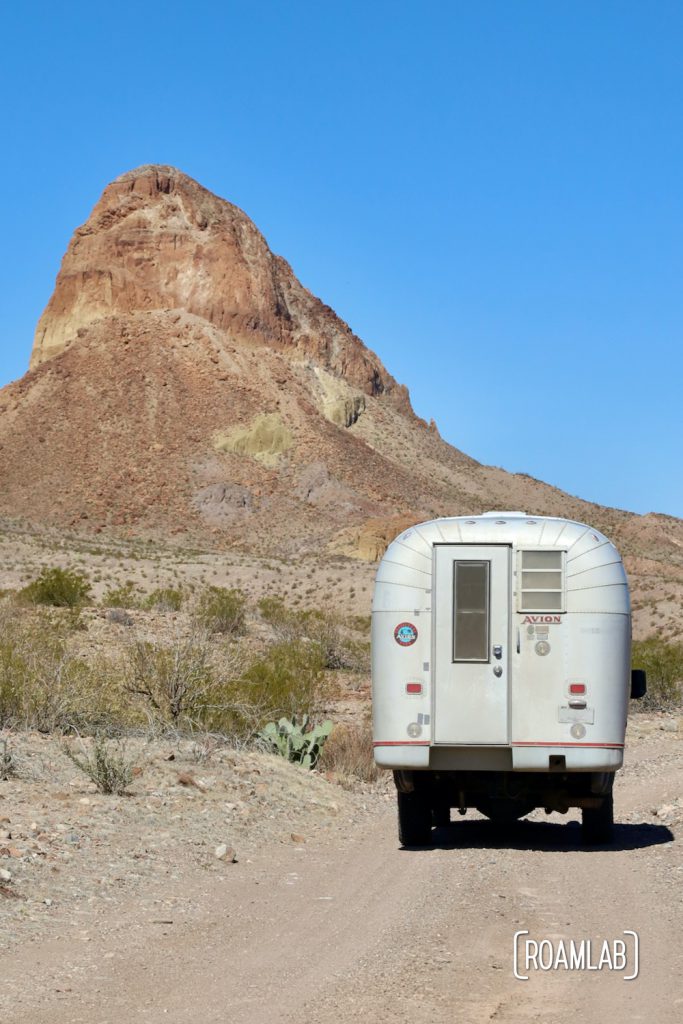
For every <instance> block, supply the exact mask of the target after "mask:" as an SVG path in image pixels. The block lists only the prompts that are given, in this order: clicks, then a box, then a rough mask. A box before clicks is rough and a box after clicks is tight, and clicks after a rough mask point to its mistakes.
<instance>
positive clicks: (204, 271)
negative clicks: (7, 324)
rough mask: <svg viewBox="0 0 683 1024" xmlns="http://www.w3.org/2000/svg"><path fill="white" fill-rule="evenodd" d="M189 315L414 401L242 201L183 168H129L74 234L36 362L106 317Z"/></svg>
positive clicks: (406, 405)
mask: <svg viewBox="0 0 683 1024" xmlns="http://www.w3.org/2000/svg"><path fill="white" fill-rule="evenodd" d="M173 310H182V311H184V312H187V313H190V314H193V315H194V316H197V317H200V318H201V319H203V320H206V321H208V322H209V323H210V324H211V325H212V326H213V327H215V328H217V329H218V330H219V331H221V332H222V333H224V334H225V335H226V337H227V338H229V339H231V340H232V341H233V342H237V343H239V344H243V345H246V346H255V347H259V346H268V347H269V348H270V349H273V350H277V351H280V352H283V353H285V354H287V355H289V356H291V357H292V358H296V359H297V360H301V359H310V360H312V361H313V362H314V363H315V364H316V365H319V366H321V367H323V368H324V369H325V370H328V371H329V372H330V373H332V374H333V375H335V376H338V377H341V378H343V379H344V380H345V381H346V382H347V383H348V384H350V385H352V386H353V387H355V388H358V389H359V390H360V391H362V392H363V393H364V394H367V395H385V396H386V397H387V398H388V399H389V400H390V401H392V402H393V403H394V404H396V405H397V406H398V407H400V408H401V409H402V410H403V411H405V412H406V413H409V412H410V402H409V399H408V393H407V391H406V389H405V388H402V387H400V386H399V385H398V384H397V383H396V381H395V380H394V379H393V378H392V377H391V375H390V374H389V373H387V371H386V370H385V369H384V367H383V366H382V364H381V362H380V361H379V359H378V358H377V357H376V356H375V355H374V354H373V353H372V352H370V351H369V349H367V348H366V346H365V345H364V344H363V343H362V341H361V340H360V339H359V338H358V337H356V335H354V334H353V332H352V331H351V330H350V328H349V327H348V326H347V324H345V323H344V322H343V321H342V320H341V319H340V318H339V317H338V316H337V315H336V314H335V313H334V311H333V310H331V309H330V308H329V306H325V305H324V304H323V303H322V302H320V300H319V299H316V298H315V296H313V295H312V294H311V293H310V292H309V291H307V290H306V288H304V287H303V286H302V285H301V284H300V283H299V281H298V280H297V279H296V277H295V276H294V274H293V273H292V270H291V268H290V267H289V265H288V264H287V263H286V262H285V260H283V259H281V258H280V257H278V256H275V255H274V254H273V253H272V252H271V251H270V249H269V248H268V245H267V243H266V240H265V239H264V237H263V235H262V234H261V233H260V231H259V230H258V229H257V228H256V226H255V225H254V224H253V223H252V221H251V220H250V219H249V218H248V217H247V216H246V214H244V213H243V212H242V211H241V210H240V209H238V208H237V207H236V206H233V205H232V203H229V202H226V201H225V200H224V199H220V198H219V197H218V196H215V195H213V193H211V192H209V191H207V189H205V188H203V187H202V186H201V185H199V184H198V183H197V182H196V181H193V179H192V178H189V177H188V176H187V175H186V174H183V173H182V172H181V171H178V170H176V169H175V168H173V167H161V166H146V167H140V168H138V169H137V170H134V171H129V172H128V173H127V174H122V175H121V177H120V178H117V179H116V181H114V182H113V183H112V184H111V185H109V186H108V187H107V188H106V189H105V190H104V193H103V195H102V198H101V199H100V201H99V203H98V204H97V206H96V207H95V209H94V210H93V212H92V214H91V216H90V217H89V219H88V220H87V222H86V223H85V224H84V225H83V226H82V227H80V228H78V229H77V230H76V232H75V233H74V236H73V238H72V240H71V243H70V245H69V248H68V250H67V252H66V255H65V256H64V259H63V261H62V266H61V270H60V272H59V276H58V278H57V284H56V287H55V291H54V294H53V296H52V298H51V299H50V301H49V303H48V305H47V308H46V310H45V312H44V313H43V315H42V317H41V318H40V321H39V323H38V326H37V329H36V334H35V341H34V347H33V354H32V357H31V368H35V367H37V366H39V365H40V364H41V363H43V362H44V361H45V360H47V359H51V358H52V357H54V356H55V355H57V354H58V353H59V352H62V351H64V350H65V349H67V348H69V347H70V346H72V345H76V344H78V341H79V338H82V337H83V336H84V333H85V332H86V331H87V328H88V327H89V326H90V325H92V324H93V323H94V322H96V321H99V320H102V319H104V318H107V317H112V316H121V315H124V316H125V315H129V314H131V313H138V312H144V313H148V312H151V311H166V312H170V311H173Z"/></svg>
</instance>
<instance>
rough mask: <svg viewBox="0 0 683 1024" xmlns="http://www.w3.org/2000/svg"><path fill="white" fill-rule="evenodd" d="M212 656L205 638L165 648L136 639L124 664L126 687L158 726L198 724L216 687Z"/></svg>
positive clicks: (189, 638) (195, 636)
mask: <svg viewBox="0 0 683 1024" xmlns="http://www.w3.org/2000/svg"><path fill="white" fill-rule="evenodd" d="M210 653H211V652H210V647H209V643H208V638H207V637H206V636H205V635H193V636H190V637H188V638H186V639H179V640H177V641H176V642H174V643H172V644H170V645H166V646H164V645H161V644H156V643H149V642H148V641H145V640H137V641H136V642H135V643H134V644H133V646H132V647H131V648H130V650H129V651H128V653H127V656H126V659H125V662H124V669H123V672H124V687H125V689H126V691H127V692H128V693H129V694H130V695H131V696H133V697H136V698H138V700H139V702H140V703H141V705H142V706H143V708H144V709H145V711H146V713H147V714H148V716H149V718H150V720H151V721H152V722H153V723H154V724H156V725H157V726H159V725H160V726H164V725H166V726H168V725H172V726H174V727H178V726H181V725H183V724H189V723H191V722H195V721H197V720H198V719H199V718H201V716H202V711H203V709H204V708H205V707H206V705H207V703H209V702H211V700H212V697H213V693H214V691H215V688H216V679H215V676H214V672H213V669H212V667H211V664H210Z"/></svg>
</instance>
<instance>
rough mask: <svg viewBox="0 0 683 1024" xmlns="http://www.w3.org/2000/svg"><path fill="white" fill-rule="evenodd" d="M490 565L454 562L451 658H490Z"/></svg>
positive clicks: (465, 659)
mask: <svg viewBox="0 0 683 1024" xmlns="http://www.w3.org/2000/svg"><path fill="white" fill-rule="evenodd" d="M490 566H491V563H490V562H465V561H456V562H454V563H453V661H488V660H489V573H490Z"/></svg>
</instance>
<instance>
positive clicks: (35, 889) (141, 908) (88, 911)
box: [0, 716, 683, 1024]
mask: <svg viewBox="0 0 683 1024" xmlns="http://www.w3.org/2000/svg"><path fill="white" fill-rule="evenodd" d="M680 724H681V723H680V722H676V720H672V719H670V718H664V717H653V718H644V717H641V716H637V717H635V718H634V719H633V721H632V723H631V725H630V726H629V737H628V750H627V765H626V767H625V769H624V770H623V772H622V773H620V775H619V777H618V782H617V787H616V789H615V799H616V814H617V820H618V822H619V825H618V827H617V829H616V840H615V843H614V845H613V846H612V847H611V848H609V849H607V848H605V849H602V848H600V849H594V850H585V849H582V848H581V846H580V843H579V827H578V824H577V821H578V815H577V814H574V815H572V812H570V814H569V815H568V816H566V817H561V816H559V815H552V816H551V817H550V818H547V817H546V816H545V815H544V814H542V813H539V812H536V813H535V814H534V815H533V816H532V819H531V820H527V821H525V822H521V823H520V824H519V825H518V826H517V827H515V828H514V829H512V830H509V831H507V832H504V833H503V832H499V831H496V830H494V829H493V828H492V826H491V825H490V824H489V823H488V822H486V821H483V820H482V819H480V818H478V816H477V815H475V814H468V816H467V818H465V819H463V820H458V821H454V822H453V823H452V824H451V826H450V827H449V828H444V829H441V830H439V831H438V832H437V833H436V840H437V841H436V844H435V846H434V848H433V849H429V850H416V851H405V850H402V849H400V847H399V845H398V842H397V839H396V827H395V813H394V806H393V797H392V796H391V795H390V794H388V793H386V792H382V791H381V789H380V790H374V791H368V792H365V793H348V792H346V791H344V790H341V789H340V788H339V787H338V786H335V785H333V784H332V783H330V782H327V781H326V780H325V779H323V778H320V777H311V776H308V775H304V774H303V773H302V772H300V771H299V770H298V769H295V768H293V767H291V766H288V765H285V764H283V763H281V762H280V761H278V759H276V758H268V757H265V756H264V755H257V754H236V753H235V752H223V753H222V754H221V755H220V756H218V755H214V754H212V755H211V759H210V760H209V762H208V763H204V764H200V765H195V768H194V769H193V770H194V774H195V776H196V777H197V779H198V780H200V781H202V782H203V784H205V785H206V791H205V792H202V791H200V790H197V789H196V788H195V787H192V786H190V787H183V786H182V785H180V784H179V783H178V778H177V775H178V771H180V770H181V769H187V764H185V763H182V764H179V761H182V758H183V757H185V758H191V757H192V753H191V751H190V750H189V749H186V750H185V751H184V752H183V751H181V750H177V751H176V754H177V756H178V758H179V761H174V762H167V761H165V760H163V757H164V753H165V756H168V753H169V751H168V750H166V751H164V750H163V749H161V748H159V749H158V750H157V751H156V754H155V756H152V752H150V758H149V761H148V766H147V767H146V768H145V771H144V772H143V774H142V775H141V776H140V777H139V779H138V780H137V782H136V785H135V786H134V787H133V790H134V793H135V794H136V795H134V796H132V797H130V798H128V803H127V804H126V802H125V801H123V800H122V799H121V798H106V799H105V798H103V797H99V796H98V797H95V796H93V794H88V795H85V796H84V795H83V793H84V792H85V790H84V789H83V786H82V783H80V782H78V781H75V782H74V785H73V786H71V787H70V788H69V787H68V780H66V781H67V789H66V795H67V798H68V799H66V800H64V798H62V799H61V800H60V799H59V797H58V795H57V794H58V793H59V792H61V791H62V789H63V788H64V782H65V780H64V778H63V777H55V778H54V779H53V780H52V781H51V782H49V783H47V784H46V783H45V782H44V781H43V782H42V783H41V782H39V780H33V781H31V780H30V779H29V780H23V781H21V783H20V788H19V790H17V789H16V786H17V785H18V784H17V783H14V782H9V783H3V784H2V786H3V788H2V796H3V799H2V800H0V808H1V810H0V817H5V818H7V817H9V818H10V819H12V820H11V821H10V823H5V826H4V827H6V828H8V829H10V828H14V827H15V824H14V820H13V819H14V818H15V817H16V823H17V833H22V834H20V835H18V836H17V837H15V836H14V834H13V835H12V843H13V844H16V845H17V846H18V845H20V844H21V843H22V842H24V843H25V844H26V845H27V847H28V845H30V841H31V840H30V839H29V838H28V835H27V836H26V837H24V835H23V832H22V829H23V827H24V824H25V823H26V822H28V828H29V831H30V827H31V822H30V821H28V819H29V818H30V817H31V815H32V814H33V815H35V817H39V816H42V818H43V819H44V829H45V831H44V833H42V835H43V836H44V838H43V839H41V840H40V842H41V843H42V845H43V846H44V847H45V849H46V850H48V851H49V852H51V853H52V854H54V855H55V857H56V858H57V859H56V860H55V861H53V862H52V866H57V867H58V868H59V869H60V873H59V874H56V875H55V874H54V873H52V872H50V870H49V868H50V864H49V863H48V864H43V865H42V867H39V868H36V867H33V866H32V863H33V862H34V861H36V860H38V861H43V860H44V859H45V858H42V857H38V858H34V857H31V856H30V855H29V856H28V857H27V858H25V859H24V860H23V861H20V862H19V863H18V865H17V867H16V878H13V880H12V882H11V883H10V884H9V886H8V888H13V889H15V890H16V891H17V892H18V894H19V896H18V897H15V898H12V897H9V896H8V897H5V898H4V899H3V901H2V902H1V903H0V912H2V913H3V914H4V915H5V924H4V926H3V929H2V934H3V937H4V939H5V940H6V941H7V943H8V945H7V947H6V951H5V952H4V953H3V955H2V961H1V963H0V975H1V976H2V979H3V981H2V987H1V992H0V1007H1V1008H2V1010H3V1011H4V1013H5V1015H6V1016H7V1017H8V1019H9V1018H10V1017H11V1019H12V1020H13V1022H15V1024H22V1022H26V1024H28V1022H29V1021H30V1022H31V1024H42V1022H45V1024H47V1022H50V1024H66V1022H80V1021H82V1022H86V1021H87V1022H99V1024H114V1022H121V1021H131V1022H136V1021H140V1022H143V1021H144V1022H156V1021H162V1020H163V1021H168V1020H172V1021H177V1022H179V1024H182V1022H188V1024H189V1022H197V1021H202V1022H207V1024H210V1022H219V1021H220V1022H224V1021H231V1022H234V1024H260V1022H263V1021H266V1020H267V1021H283V1022H285V1021H293V1020H295V1019H296V1020H300V1019H304V1020H310V1021H320V1022H322V1024H326V1022H332V1021H335V1022H344V1021H352V1020H356V1019H359V1020H360V1019H363V1020H366V1021H367V1020H371V1021H378V1022H385V1021H386V1022H389V1021H392V1022H394V1021H406V1022H408V1021H410V1022H418V1024H419V1022H424V1024H426V1022H436V1024H440V1022H444V1024H445V1022H446V1021H448V1022H449V1024H450V1022H452V1021H453V1020H456V1019H457V1020H459V1021H465V1022H469V1021H472V1022H474V1021H482V1020H495V1021H511V1022H512V1021H527V1020H529V1021H536V1020H537V1021H544V1022H551V1024H553V1022H557V1024H565V1022H567V1024H569V1021H572V1022H573V1021H575V1020H577V1019H579V1020H586V1021H592V1020H599V1019H603V1015H604V1016H605V1017H606V1014H607V1012H609V1015H610V1019H620V1020H624V1021H637V1020H645V1019H648V1020H653V1021H657V1022H658V1024H660V1022H661V1024H667V1022H673V1021H678V1020H680V1018H681V1014H682V1013H683V983H682V982H681V977H682V972H681V967H683V964H682V963H681V949H680V936H681V925H682V923H683V913H682V910H683V908H682V906H681V902H682V901H681V880H682V876H681V873H682V872H683V862H682V861H681V857H680V843H679V840H680V835H681V829H682V828H683V802H682V801H681V796H680V794H681V784H682V783H683V742H682V740H683V732H682V731H680V729H679V731H675V730H676V727H677V725H680ZM44 742H45V744H46V745H48V746H49V743H50V741H44ZM48 760H49V758H48ZM53 760H54V759H53ZM54 763H55V764H56V761H55V762H54ZM59 770H61V769H59ZM59 770H57V774H59ZM72 781H73V780H72ZM258 786H261V787H262V788H261V789H260V790H258V789H257V787H258ZM238 792H239V794H240V795H239V799H240V800H241V802H242V810H246V812H247V813H246V814H243V813H239V810H238V807H237V805H236V799H235V798H236V796H237V794H238ZM155 794H156V795H157V799H159V800H160V801H161V802H160V803H159V804H157V803H155V802H154V798H155ZM86 799H87V800H90V801H91V802H90V803H89V804H86V803H84V802H83V801H84V800H86ZM94 805H98V806H94ZM228 805H236V806H234V807H232V808H228ZM236 811H238V813H235V812H236ZM572 818H574V821H572ZM59 825H65V826H68V828H69V829H70V830H71V832H73V833H75V834H76V835H77V836H81V839H80V841H79V842H72V843H71V844H69V843H68V842H67V841H66V838H65V833H64V831H61V832H60V831H59V830H58V828H57V826H59ZM219 826H220V827H219ZM299 830H300V832H299ZM292 832H294V836H295V839H294V840H293V839H292ZM38 835H39V836H40V835H41V833H38ZM68 835H69V833H66V836H68ZM51 836H53V837H54V838H52V839H50V837H51ZM86 836H89V837H90V838H89V841H86V838H85V837H86ZM5 841H7V840H5ZM35 841H36V842H37V841H38V840H35ZM220 841H223V842H229V843H232V844H233V845H234V846H235V849H236V850H237V853H238V862H237V863H230V862H226V861H224V860H219V859H218V858H216V857H215V849H214V843H218V842H220ZM63 852H69V853H70V856H71V859H67V860H66V861H62V860H60V859H59V855H60V853H63ZM136 854H137V856H136ZM10 863H13V862H12V859H11V858H9V859H3V864H10ZM64 875H66V877H67V884H64V883H63V881H62V880H61V879H62V878H63V877H64ZM58 878H59V879H60V881H59V883H57V882H56V881H55V880H56V879H58ZM53 882H54V887H53V889H52V890H51V889H50V886H51V885H52V883H53ZM50 891H52V899H53V902H52V903H51V905H47V904H46V903H43V902H42V901H43V900H44V899H48V900H49V899H50V898H51V897H50V896H49V895H47V894H48V893H49V892H50ZM519 929H529V930H530V932H531V934H532V936H535V937H538V938H539V939H540V938H545V937H548V938H552V939H554V940H555V941H557V940H558V939H559V938H560V937H564V938H565V940H569V939H574V940H580V939H583V938H592V939H593V940H594V943H597V941H598V940H602V939H609V940H612V939H615V938H619V937H621V936H622V932H623V931H624V930H625V929H634V930H635V931H637V932H638V933H639V936H640V942H641V962H640V975H639V977H638V978H637V979H636V980H635V981H631V982H625V981H624V980H623V978H622V975H621V974H616V973H613V974H610V973H608V972H606V971H602V972H592V973H588V972H583V973H581V972H564V971H558V972H549V973H534V972H532V974H531V977H530V980H529V981H526V982H525V981H518V980H516V979H515V978H514V976H513V972H512V966H513V963H512V949H513V936H514V933H515V931H517V930H519Z"/></svg>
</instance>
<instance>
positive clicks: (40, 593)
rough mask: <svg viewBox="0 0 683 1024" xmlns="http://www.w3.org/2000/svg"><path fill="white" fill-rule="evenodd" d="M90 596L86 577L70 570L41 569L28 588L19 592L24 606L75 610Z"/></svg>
mask: <svg viewBox="0 0 683 1024" xmlns="http://www.w3.org/2000/svg"><path fill="white" fill-rule="evenodd" d="M89 596H90V583H89V582H88V578H87V576H85V575H84V574H83V573H80V572H74V571H72V570H71V569H60V568H55V569H43V570H42V572H41V573H40V575H39V576H38V577H37V578H36V579H35V580H33V581H32V582H31V583H29V584H28V586H26V587H24V588H23V589H22V590H20V591H19V600H20V601H21V602H22V603H24V604H44V605H52V606H53V607H55V608H77V607H79V606H80V605H83V604H86V602H87V601H88V599H89Z"/></svg>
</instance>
